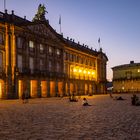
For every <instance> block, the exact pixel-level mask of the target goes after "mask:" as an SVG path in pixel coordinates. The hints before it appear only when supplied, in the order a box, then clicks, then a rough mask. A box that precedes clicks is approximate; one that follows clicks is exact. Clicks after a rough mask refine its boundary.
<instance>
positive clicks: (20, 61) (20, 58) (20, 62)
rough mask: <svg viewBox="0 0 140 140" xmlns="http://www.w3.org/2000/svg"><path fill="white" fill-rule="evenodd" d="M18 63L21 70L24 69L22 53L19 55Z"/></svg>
mask: <svg viewBox="0 0 140 140" xmlns="http://www.w3.org/2000/svg"><path fill="white" fill-rule="evenodd" d="M17 65H18V68H19V71H22V55H18V56H17Z"/></svg>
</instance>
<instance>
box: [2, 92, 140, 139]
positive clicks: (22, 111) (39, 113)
mask: <svg viewBox="0 0 140 140" xmlns="http://www.w3.org/2000/svg"><path fill="white" fill-rule="evenodd" d="M116 96H120V95H116ZM121 96H122V97H123V98H125V99H126V100H124V101H117V100H113V99H111V98H110V97H109V95H94V96H93V97H87V100H88V102H89V104H91V105H92V106H82V98H83V97H81V99H79V100H78V102H69V101H68V98H41V99H31V100H29V103H28V104H23V103H22V101H21V100H1V101H0V140H140V106H132V105H131V96H132V94H131V95H130V94H129V95H128V94H127V95H124V94H123V95H121ZM138 96H139V97H140V94H139V95H138Z"/></svg>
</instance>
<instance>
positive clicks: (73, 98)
mask: <svg viewBox="0 0 140 140" xmlns="http://www.w3.org/2000/svg"><path fill="white" fill-rule="evenodd" d="M69 101H70V102H78V99H77V98H76V96H75V95H74V94H72V95H70V97H69ZM82 104H83V106H91V105H90V104H89V103H88V101H87V99H86V98H83V102H82Z"/></svg>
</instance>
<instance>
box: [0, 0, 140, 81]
mask: <svg viewBox="0 0 140 140" xmlns="http://www.w3.org/2000/svg"><path fill="white" fill-rule="evenodd" d="M5 1H6V8H7V9H8V13H10V12H11V10H14V11H15V14H17V15H19V16H21V17H24V16H26V17H27V19H28V20H32V18H33V17H34V15H35V13H36V11H37V8H38V5H39V4H40V3H41V4H45V6H46V9H47V11H48V14H47V15H46V18H47V19H49V22H50V25H51V26H52V27H53V28H54V29H56V31H57V32H59V31H60V28H59V24H58V23H59V16H60V15H61V23H62V25H61V26H62V32H63V35H64V37H67V36H68V37H69V38H73V39H75V41H76V42H78V41H79V42H80V44H83V43H84V44H86V45H88V46H89V47H92V48H93V49H97V50H98V49H99V45H98V38H99V37H100V39H101V47H102V49H103V52H105V53H106V55H107V57H108V59H109V61H108V63H107V79H109V80H111V79H112V70H111V68H112V67H114V66H117V65H121V64H127V63H129V62H130V61H131V60H134V61H135V62H137V63H139V62H140V0H5ZM3 9H4V0H0V11H4V10H3Z"/></svg>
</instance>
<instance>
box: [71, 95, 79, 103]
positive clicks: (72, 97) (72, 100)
mask: <svg viewBox="0 0 140 140" xmlns="http://www.w3.org/2000/svg"><path fill="white" fill-rule="evenodd" d="M69 100H70V102H78V100H77V99H76V97H75V95H74V93H73V94H72V95H71V96H70V98H69Z"/></svg>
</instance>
